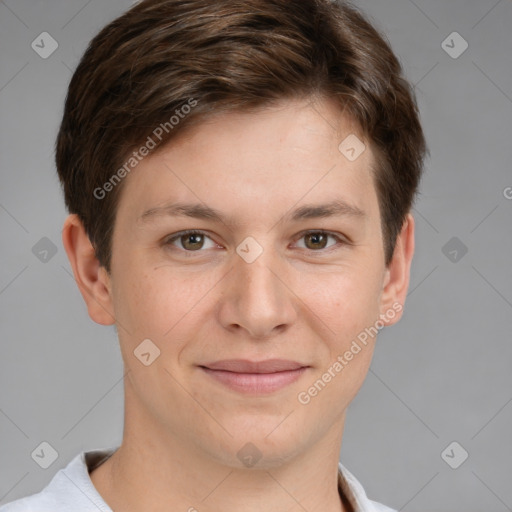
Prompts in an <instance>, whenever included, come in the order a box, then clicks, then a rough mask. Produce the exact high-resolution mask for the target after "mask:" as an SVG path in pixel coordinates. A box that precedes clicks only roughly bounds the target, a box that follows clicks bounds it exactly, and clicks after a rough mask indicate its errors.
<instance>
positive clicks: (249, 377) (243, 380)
mask: <svg viewBox="0 0 512 512" xmlns="http://www.w3.org/2000/svg"><path fill="white" fill-rule="evenodd" d="M200 368H201V369H202V370H203V371H204V372H205V373H206V374H207V375H209V376H210V377H212V378H213V379H215V380H217V381H218V382H220V383H222V384H224V385H225V386H227V387H229V388H230V389H233V390H235V391H239V392H242V393H250V394H265V393H272V392H275V391H278V390H280V389H282V388H284V387H286V386H288V385H290V384H292V383H293V382H295V381H296V380H298V379H299V378H300V377H301V375H302V374H303V373H304V372H305V371H306V370H307V368H308V366H307V365H304V364H302V363H298V362H296V361H288V360H285V359H267V360H266V361H248V360H244V359H229V360H223V361H215V362H213V363H208V364H205V365H201V366H200Z"/></svg>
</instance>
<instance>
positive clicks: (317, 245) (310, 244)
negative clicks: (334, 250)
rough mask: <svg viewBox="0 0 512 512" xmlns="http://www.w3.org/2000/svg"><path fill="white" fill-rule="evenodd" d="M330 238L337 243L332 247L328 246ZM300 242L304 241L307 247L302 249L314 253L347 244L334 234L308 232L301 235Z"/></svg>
mask: <svg viewBox="0 0 512 512" xmlns="http://www.w3.org/2000/svg"><path fill="white" fill-rule="evenodd" d="M329 238H332V239H333V240H334V241H335V242H334V243H333V244H331V245H327V241H328V239H329ZM299 240H304V241H305V245H304V246H303V247H301V248H304V249H309V250H312V251H319V250H322V249H326V248H329V247H332V246H333V245H336V244H340V245H342V244H344V243H346V242H345V241H344V240H343V239H342V238H340V237H339V236H337V235H334V234H333V233H328V232H327V231H321V230H320V231H307V232H305V233H301V236H300V238H299Z"/></svg>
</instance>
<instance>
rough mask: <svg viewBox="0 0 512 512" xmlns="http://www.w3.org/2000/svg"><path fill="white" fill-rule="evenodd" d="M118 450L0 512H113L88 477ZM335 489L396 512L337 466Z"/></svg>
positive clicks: (93, 454)
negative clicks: (371, 497)
mask: <svg viewBox="0 0 512 512" xmlns="http://www.w3.org/2000/svg"><path fill="white" fill-rule="evenodd" d="M116 449H117V448H113V449H99V450H92V451H88V452H82V453H80V454H78V455H77V456H76V457H75V458H74V459H73V460H72V461H71V462H69V464H68V465H67V466H66V467H65V468H63V469H61V470H59V471H58V472H57V473H56V474H55V476H54V477H53V479H52V480H51V481H50V483H49V484H48V485H47V486H46V487H45V488H44V489H43V490H42V491H41V492H39V493H36V494H32V495H30V496H27V497H25V498H21V499H19V500H16V501H12V502H11V503H7V504H6V505H3V506H1V507H0V512H98V511H100V512H113V511H112V509H111V508H110V507H109V506H108V505H107V504H106V503H105V501H104V500H103V498H102V497H101V495H100V494H99V492H98V491H97V490H96V487H94V484H93V483H92V480H91V478H90V476H89V472H91V471H92V470H93V469H94V468H96V467H98V466H99V465H100V464H101V463H103V462H104V461H105V460H107V459H108V458H109V457H110V456H111V455H112V454H113V453H114V452H115V451H116ZM338 486H339V488H340V489H341V491H342V492H343V494H344V495H345V496H346V497H347V499H348V500H349V501H350V503H351V505H352V506H353V508H354V510H355V511H356V512H396V511H395V510H393V509H391V508H389V507H386V506H385V505H381V504H380V503H377V502H375V501H371V500H369V499H368V498H367V496H366V493H365V492H364V489H363V487H362V485H361V484H360V483H359V482H358V481H357V480H356V478H355V477H354V475H352V473H350V472H349V471H348V470H347V469H346V468H345V467H344V466H342V465H341V463H340V464H339V478H338Z"/></svg>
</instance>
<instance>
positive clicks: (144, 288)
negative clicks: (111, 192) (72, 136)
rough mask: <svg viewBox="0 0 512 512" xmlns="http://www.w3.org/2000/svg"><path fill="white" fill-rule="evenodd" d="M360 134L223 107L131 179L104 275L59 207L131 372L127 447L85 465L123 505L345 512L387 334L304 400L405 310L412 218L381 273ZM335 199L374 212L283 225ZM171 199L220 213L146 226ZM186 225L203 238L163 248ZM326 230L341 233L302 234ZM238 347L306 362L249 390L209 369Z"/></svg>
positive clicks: (308, 109) (331, 108)
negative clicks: (249, 255) (290, 375)
mask: <svg viewBox="0 0 512 512" xmlns="http://www.w3.org/2000/svg"><path fill="white" fill-rule="evenodd" d="M350 134H358V130H357V125H355V124H353V123H351V122H350V119H348V118H347V117H346V115H344V114H343V113H341V112H340V110H339V108H337V107H336V106H335V105H334V104H332V103H330V102H329V101H328V100H316V101H314V102H313V101H312V99H308V100H286V101H284V100H283V101H282V102H281V103H280V104H279V106H277V107H276V106H275V107H273V108H271V109H265V110H261V111H259V112H257V113H228V114H222V115H218V116H216V117H215V118H213V119H210V120H209V121H207V122H204V123H203V124H201V125H200V126H198V127H196V128H194V130H193V131H192V132H190V133H188V134H186V135H182V136H180V137H179V138H177V139H174V140H173V141H171V142H170V143H169V144H168V145H167V146H166V147H165V148H163V149H162V150H161V151H159V152H158V153H155V154H152V155H149V156H148V157H146V158H145V159H144V160H143V161H142V162H141V163H140V164H139V165H138V166H137V168H136V169H134V170H133V171H132V172H131V174H130V175H128V176H127V177H126V178H125V180H126V181H125V183H124V187H125V188H124V189H123V192H122V195H121V200H120V203H119V208H118V212H117V217H116V222H115V226H114V233H113V249H112V251H113V252H112V268H111V274H110V275H109V274H107V272H106V271H105V269H104V268H103V267H101V266H100V265H99V263H98V260H97V259H96V258H95V255H94V250H93V248H92V246H91V244H90V242H89V239H88V237H87V235H86V234H85V232H84V230H83V227H82V225H81V223H80V221H79V219H78V218H77V216H76V215H70V216H69V217H68V218H67V219H66V221H65V224H64V229H63V233H62V235H63V243H64V247H65V249H66V251H67V254H68V257H69V260H70V262H71V266H72V268H73V271H74V275H75V278H76V281H77V284H78V286H79V288H80V290H81V293H82V295H83V297H84V300H85V302H86V304H87V307H88V312H89V315H90V317H91V318H92V319H93V320H94V321H95V322H97V323H99V324H103V325H111V324H113V323H115V324H116V326H117V330H118V334H119V342H120V347H121V352H122V357H123V360H124V364H125V369H126V371H127V375H126V378H125V380H124V384H125V427H124V437H123V442H122V445H121V447H120V448H119V449H118V450H117V451H116V453H115V454H114V455H113V456H112V457H111V458H110V459H109V460H108V461H107V462H105V463H103V464H102V465H101V466H99V468H97V469H96V470H94V471H93V472H92V473H91V479H92V481H93V484H94V485H95V486H96V488H97V489H98V491H99V492H100V494H101V495H102V496H103V497H104V499H105V501H106V502H107V503H108V504H109V505H110V506H111V508H113V510H123V511H126V512H131V511H142V510H152V511H157V512H158V511H169V510H182V511H190V512H192V511H193V510H194V509H196V510H198V511H199V512H203V511H218V510H222V511H224V512H234V511H239V510H244V511H246V512H255V511H262V510H279V511H289V512H295V511H297V512H298V511H303V510H308V511H309V512H316V511H322V512H325V511H329V512H335V511H336V512H339V511H349V510H351V507H350V505H349V504H348V503H347V502H346V500H340V496H339V494H338V490H337V470H338V468H337V465H338V457H339V453H340V449H341V441H342V433H343V427H344V422H345V413H346V409H347V406H348V405H349V403H350V402H351V401H352V399H353V398H354V396H355V395H356V393H357V392H358V390H359V388H360V387H361V385H362V383H363V381H364V378H365V376H366V374H367V371H368V368H369V366H370V363H371V358H372V354H373V349H374V345H375V341H376V337H373V338H372V337H370V338H369V340H368V343H367V345H366V346H363V347H362V350H361V351H360V352H359V353H357V355H354V357H353V359H352V360H351V361H349V362H348V364H347V365H346V366H345V367H344V368H343V370H342V371H341V372H339V374H337V375H336V377H334V378H332V379H331V381H330V382H329V383H328V384H327V385H326V386H325V387H324V388H323V389H322V390H321V391H320V392H319V393H318V394H317V395H316V396H314V397H313V398H311V400H310V402H309V403H308V404H306V405H304V404H302V403H300V402H299V401H298V398H297V397H298V394H299V393H300V392H303V391H307V390H308V388H310V387H311V385H312V384H313V383H314V382H315V381H317V380H318V379H319V378H321V377H322V375H323V374H324V373H325V372H326V371H327V369H328V368H329V367H332V365H333V363H334V362H335V361H336V359H337V357H338V356H340V355H343V354H344V353H345V352H346V351H347V350H349V348H350V346H351V343H352V341H353V340H355V339H356V338H357V336H358V334H359V333H361V332H362V331H364V329H365V328H367V327H369V326H373V325H375V322H376V321H377V320H379V319H382V321H383V325H392V324H393V323H395V322H397V321H398V320H399V318H400V316H401V312H395V314H394V315H393V318H390V313H389V312H390V310H393V305H395V308H396V305H397V304H399V305H403V304H404V302H405V297H406V293H407V288H408V285H409V273H410V264H411V260H412V256H413V252H414V220H413V217H412V216H411V215H410V214H409V215H408V216H407V219H406V221H405V223H404V225H403V228H402V230H401V232H400V234H399V237H398V239H397V244H396V247H395V251H394V255H393V259H392V261H391V263H390V264H389V265H388V266H387V267H386V265H385V260H384V248H383V239H382V235H381V220H380V214H379V207H378V200H377V195H376V191H375V187H374V183H373V178H372V175H371V172H370V165H371V163H372V159H373V158H374V157H373V153H372V151H371V147H370V145H369V143H366V150H365V151H364V152H363V153H362V154H361V155H360V156H359V157H358V158H357V159H356V160H355V161H353V162H352V161H349V160H348V159H347V158H346V157H345V156H344V155H343V154H342V153H341V152H340V151H339V150H338V145H339V144H340V142H341V141H342V140H344V139H345V138H346V137H347V136H348V135H350ZM359 138H360V139H362V136H359ZM332 200H343V201H345V202H346V203H349V204H350V205H353V206H356V207H358V208H359V209H361V210H362V211H363V212H364V215H361V216H352V215H342V216H331V217H323V218H310V219H302V220H299V221H292V220H290V219H289V213H290V211H292V210H294V209H295V208H297V207H300V206H304V205H306V204H308V205H314V204H322V203H328V202H330V201H332ZM175 201H183V202H192V203H196V202H197V203H202V204H205V205H208V206H210V207H212V208H215V209H217V210H219V211H220V212H222V213H223V214H224V215H225V216H226V217H227V220H226V221H225V222H218V221H214V220H212V219H197V218H190V217H171V216H169V215H153V216H147V217H146V220H145V221H143V220H140V217H141V215H142V214H143V213H144V212H145V211H147V210H149V209H152V208H155V207H160V206H162V205H165V204H170V203H173V202H175ZM287 215H288V216H287ZM150 219H151V220H150ZM187 229H199V230H202V231H204V232H205V235H206V236H205V237H203V238H201V237H199V241H197V239H196V240H194V239H192V244H190V237H186V236H185V237H182V238H181V239H180V238H179V237H178V238H177V239H175V240H174V241H173V242H169V238H170V235H174V234H175V233H178V232H180V231H183V230H187ZM320 229H322V230H326V231H329V232H330V233H333V234H335V235H338V236H339V237H340V241H338V240H337V239H336V238H333V237H331V236H329V237H328V238H327V241H326V243H325V242H323V240H324V239H322V238H321V237H320V241H319V238H318V237H317V238H315V237H314V236H313V238H311V236H308V234H307V233H306V234H304V233H303V232H304V231H306V230H307V231H309V232H314V233H315V232H318V230H320ZM310 235H311V233H310ZM246 237H253V238H254V239H255V240H256V241H257V242H258V243H259V245H260V246H261V247H262V248H263V252H262V254H261V255H260V256H259V257H258V258H257V259H256V260H255V261H254V262H252V263H247V262H246V261H245V260H244V259H242V258H241V257H240V256H239V255H238V254H237V252H236V248H237V246H238V245H239V244H240V243H241V242H242V241H244V239H245V238H246ZM343 241H344V242H345V243H343ZM165 242H168V243H167V245H166V244H165ZM187 242H189V243H188V245H187ZM187 248H188V252H187ZM194 249H195V250H194ZM187 255H188V257H187ZM379 315H381V316H379ZM382 315H383V316H384V318H383V317H382ZM147 338H149V339H151V340H152V342H153V343H154V344H155V345H156V346H158V348H159V349H160V356H159V357H158V358H157V359H156V360H155V361H154V362H153V363H152V364H150V365H149V366H145V365H143V364H142V363H141V362H140V360H139V359H138V358H137V357H135V356H134V354H133V351H134V350H135V349H136V348H137V346H138V345H139V344H140V343H141V341H142V340H144V339H147ZM233 358H239V359H249V360H253V361H261V360H265V359H269V358H281V359H290V360H294V361H299V362H301V363H303V364H307V365H309V368H308V369H307V370H306V371H305V372H304V373H303V374H302V375H301V376H300V378H299V379H298V380H297V381H296V382H294V383H292V384H290V385H288V386H287V387H285V388H283V389H281V390H278V391H276V392H273V393H268V394H266V395H259V396H251V395H245V394H241V393H239V392H237V391H233V390H232V389H229V388H227V387H225V386H224V385H222V384H220V383H218V382H217V381H216V380H214V379H212V377H211V376H210V375H207V374H206V373H205V372H204V371H203V370H202V369H201V368H199V366H198V365H200V364H205V363H207V362H212V361H216V360H220V359H233ZM248 442H250V443H252V444H254V445H255V446H256V447H257V449H258V450H259V452H260V453H261V459H260V460H259V461H258V462H257V464H256V465H255V466H253V467H250V468H249V467H245V466H244V465H243V464H242V463H241V461H240V460H239V458H238V457H237V452H238V451H239V450H240V449H242V447H244V445H246V443H248ZM148 490H150V492H148Z"/></svg>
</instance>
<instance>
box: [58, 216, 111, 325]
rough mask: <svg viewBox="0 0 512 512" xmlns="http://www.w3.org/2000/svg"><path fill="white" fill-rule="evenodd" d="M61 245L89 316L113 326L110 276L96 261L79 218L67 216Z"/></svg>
mask: <svg viewBox="0 0 512 512" xmlns="http://www.w3.org/2000/svg"><path fill="white" fill-rule="evenodd" d="M62 243H63V245H64V249H65V250H66V253H67V255H68V259H69V262H70V264H71V267H72V269H73V274H74V276H75V281H76V283H77V285H78V288H79V289H80V293H81V294H82V297H83V298H84V301H85V303H86V305H87V310H88V312H89V316H90V317H91V319H92V320H94V321H95V322H96V323H98V324H101V325H112V324H114V323H115V317H114V308H113V302H112V293H111V283H110V277H109V275H108V273H107V272H106V270H105V269H104V268H103V267H102V266H101V265H100V263H99V261H98V259H97V258H96V253H95V250H94V247H93V246H92V244H91V242H90V240H89V237H88V236H87V233H86V232H85V229H84V227H83V224H82V222H81V221H80V219H79V217H78V215H76V214H71V215H69V216H68V217H67V218H66V220H65V222H64V227H63V229H62Z"/></svg>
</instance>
